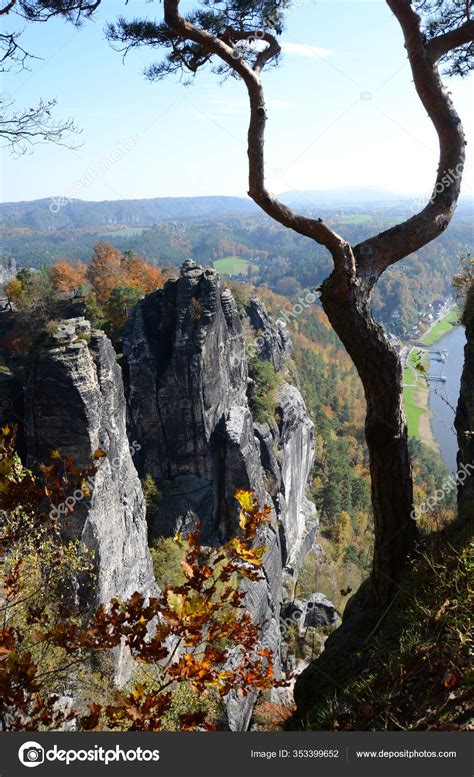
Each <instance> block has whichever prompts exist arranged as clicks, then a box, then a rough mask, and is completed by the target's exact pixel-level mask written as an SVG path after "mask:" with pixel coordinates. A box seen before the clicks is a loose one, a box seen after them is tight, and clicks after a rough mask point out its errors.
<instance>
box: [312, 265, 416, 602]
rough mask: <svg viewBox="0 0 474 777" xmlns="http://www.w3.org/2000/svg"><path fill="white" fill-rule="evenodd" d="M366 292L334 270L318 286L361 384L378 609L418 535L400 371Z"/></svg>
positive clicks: (361, 284) (361, 283) (367, 288)
mask: <svg viewBox="0 0 474 777" xmlns="http://www.w3.org/2000/svg"><path fill="white" fill-rule="evenodd" d="M370 291H371V288H370V286H369V285H368V284H366V283H365V282H364V281H362V280H360V279H354V278H352V279H349V278H348V276H346V274H345V273H343V274H341V272H333V273H332V275H331V276H330V277H329V278H328V279H327V280H326V281H325V282H324V283H323V286H322V289H321V301H322V304H323V307H324V310H325V312H326V314H327V316H328V318H329V321H330V322H331V324H332V326H333V328H334V329H335V331H336V332H337V334H338V335H339V337H340V339H341V340H342V342H343V344H344V346H345V348H346V350H347V351H348V353H349V355H350V357H351V359H352V361H353V362H354V364H355V366H356V368H357V371H358V373H359V375H360V378H361V380H362V383H363V386H364V391H365V397H366V401H367V416H366V422H365V435H366V440H367V447H368V449H369V458H370V473H371V479H372V506H373V512H374V524H375V547H374V559H373V572H372V591H373V597H374V600H375V603H376V604H378V605H381V606H382V605H385V604H388V603H389V602H390V600H391V598H392V597H393V595H394V593H395V592H396V590H397V586H398V581H399V579H400V574H401V571H402V569H403V564H404V562H405V560H406V557H407V554H408V552H409V550H410V548H411V547H412V545H413V541H414V539H415V537H416V534H417V532H416V525H415V522H414V521H413V519H412V517H411V512H412V509H413V486H412V477H411V464H410V459H409V455H408V439H407V426H406V421H405V417H404V414H403V405H402V401H403V397H402V369H401V364H400V359H399V356H398V354H397V353H396V351H395V349H394V348H393V347H392V346H391V345H390V343H389V341H388V339H387V336H386V334H385V332H384V330H383V328H382V327H381V326H380V325H379V324H377V323H376V322H375V321H374V319H373V318H372V316H371V313H370Z"/></svg>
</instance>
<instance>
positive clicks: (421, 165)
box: [0, 0, 474, 202]
mask: <svg viewBox="0 0 474 777" xmlns="http://www.w3.org/2000/svg"><path fill="white" fill-rule="evenodd" d="M194 5H195V4H194V3H192V2H182V3H181V7H182V11H183V12H184V11H186V10H188V9H190V8H192V7H193V6H194ZM162 9H163V6H162V3H161V2H159V0H148V1H147V0H130V2H129V3H128V5H127V6H126V7H125V2H124V0H103V3H102V5H101V7H100V9H99V12H98V13H97V14H96V16H95V18H94V21H88V22H85V23H84V25H83V26H82V27H81V28H80V29H75V28H74V27H73V26H72V25H71V24H68V23H67V22H64V21H63V20H56V19H53V20H50V21H48V22H47V23H46V24H38V23H36V24H27V23H25V22H23V23H22V25H21V26H22V27H24V35H23V39H22V45H23V46H24V47H25V48H26V49H27V50H29V51H31V52H32V53H34V54H35V55H36V56H38V57H41V58H42V59H40V60H34V61H33V62H32V65H31V71H30V72H20V73H13V72H12V73H8V74H5V75H4V77H3V79H2V83H1V87H0V89H1V91H2V93H3V94H4V95H5V94H6V95H14V97H15V99H16V102H17V105H18V107H23V106H24V107H29V106H31V105H34V104H36V103H37V102H38V100H39V98H40V97H41V98H44V99H49V98H55V99H57V101H58V105H57V107H56V108H55V115H56V116H57V117H58V118H62V119H64V118H69V117H71V118H73V119H74V120H75V122H76V124H77V125H78V126H79V127H80V128H81V130H82V133H81V135H80V136H78V137H77V138H76V139H75V141H74V142H76V143H77V142H79V143H80V147H79V148H77V149H75V150H71V149H68V148H64V147H60V146H56V145H53V144H45V145H37V146H35V148H34V151H33V153H31V154H30V153H28V154H26V155H24V156H22V157H20V158H14V157H12V156H11V155H10V154H9V153H8V152H6V151H5V150H3V151H2V156H1V161H2V185H1V192H0V196H1V199H2V201H4V202H8V201H18V200H32V199H38V198H43V197H50V196H56V197H60V196H74V197H77V198H79V199H83V200H116V199H135V198H146V197H165V196H196V195H217V194H219V195H235V196H241V197H243V196H245V195H246V191H247V160H246V131H247V123H248V105H247V100H246V90H245V87H244V86H243V84H242V83H239V82H237V81H236V80H234V79H228V80H227V81H225V82H224V83H220V81H219V79H218V77H217V76H215V75H213V74H212V73H211V72H210V71H207V72H202V73H200V74H199V75H198V77H197V78H196V79H195V81H194V83H193V84H192V85H191V86H189V87H184V86H182V85H181V84H180V83H179V80H178V79H177V78H176V77H171V78H169V79H168V80H166V81H161V82H158V83H150V82H149V81H147V80H146V79H145V77H144V76H143V69H144V67H146V65H148V64H150V63H151V62H153V61H156V60H157V59H159V56H160V54H159V52H158V51H151V50H149V49H148V50H146V49H143V50H140V51H134V52H132V53H131V54H130V55H129V56H128V57H127V58H126V59H125V62H123V61H122V56H121V54H119V53H118V52H117V51H114V50H113V49H112V48H111V46H110V44H109V43H108V42H107V41H106V40H105V37H104V25H105V23H106V21H113V20H114V19H115V18H116V17H117V16H118V15H121V14H123V15H126V16H128V17H136V16H138V17H140V16H144V17H151V18H155V19H156V18H158V19H159V18H160V16H161V14H162ZM4 26H5V28H6V29H8V28H9V25H8V24H5V25H4ZM282 48H283V57H282V60H281V64H280V67H279V68H277V69H273V70H270V71H268V72H267V73H264V85H265V92H266V99H267V107H268V116H269V119H268V124H267V136H266V163H267V167H266V173H267V182H268V185H269V188H270V189H272V190H273V191H276V192H281V191H288V190H320V189H333V188H339V187H347V186H349V187H353V186H364V187H366V186H369V187H377V188H383V189H386V190H390V191H394V192H401V193H412V194H420V195H425V194H426V195H429V194H430V193H431V190H432V186H433V183H434V179H435V173H436V167H437V137H436V134H435V132H434V129H433V127H432V125H431V122H430V121H429V119H428V117H427V115H426V112H425V110H424V108H423V107H422V105H421V103H420V102H419V99H418V97H417V95H416V93H415V90H414V86H413V83H412V77H411V73H410V69H409V65H408V61H407V58H406V52H405V50H404V48H403V40H402V35H401V31H400V28H399V26H398V23H397V21H396V19H395V17H394V16H393V15H392V14H391V12H390V10H389V9H388V7H387V6H386V4H385V2H384V0H354V1H352V2H347V1H346V0H328V2H324V0H296V2H295V4H294V7H293V8H292V9H291V11H290V12H289V14H288V19H287V29H286V31H285V33H284V35H283V36H282ZM447 85H448V88H449V89H450V91H451V92H452V97H453V100H454V102H455V105H456V107H457V109H458V112H459V113H460V115H461V117H462V119H463V122H464V125H465V129H466V131H467V134H468V137H469V136H470V137H472V136H473V134H474V112H473V107H472V106H473V105H474V101H473V99H472V98H473V96H474V95H473V79H472V78H471V79H468V80H466V79H465V80H461V79H447ZM473 148H474V142H473V143H471V144H468V146H467V150H468V167H467V171H466V175H465V179H464V184H463V193H465V194H473V193H474V176H473V170H474V165H473V153H472V149H473Z"/></svg>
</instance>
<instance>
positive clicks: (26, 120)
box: [0, 99, 80, 156]
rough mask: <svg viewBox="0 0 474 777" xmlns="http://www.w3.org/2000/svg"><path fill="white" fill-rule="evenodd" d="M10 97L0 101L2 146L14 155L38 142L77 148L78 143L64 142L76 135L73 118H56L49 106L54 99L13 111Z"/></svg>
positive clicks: (0, 137)
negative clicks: (60, 119)
mask: <svg viewBox="0 0 474 777" xmlns="http://www.w3.org/2000/svg"><path fill="white" fill-rule="evenodd" d="M14 105H15V102H14V100H13V99H10V100H7V101H5V100H0V109H1V114H0V142H1V141H2V140H3V141H4V143H3V146H1V147H3V148H5V147H9V148H10V150H11V151H12V152H13V154H15V155H16V156H21V155H22V154H25V153H26V151H27V150H28V148H30V147H32V146H35V145H37V144H38V143H48V142H52V143H56V144H58V145H64V146H66V147H67V148H77V147H78V144H70V143H67V142H64V141H65V140H66V139H67V138H68V137H69V136H70V135H71V134H79V132H80V131H79V130H78V129H77V127H76V125H75V124H74V122H73V120H72V119H67V120H65V121H55V120H54V119H53V116H52V109H53V108H54V106H55V105H56V100H49V101H48V102H44V101H43V100H40V102H39V103H38V105H36V106H35V107H34V108H30V109H29V110H20V111H15V110H14Z"/></svg>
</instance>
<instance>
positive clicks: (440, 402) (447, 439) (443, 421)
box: [429, 326, 466, 472]
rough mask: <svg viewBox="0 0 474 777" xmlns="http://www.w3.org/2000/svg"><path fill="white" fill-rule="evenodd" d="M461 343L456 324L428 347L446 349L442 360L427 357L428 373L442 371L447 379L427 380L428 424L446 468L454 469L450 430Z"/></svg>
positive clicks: (461, 332) (462, 337) (454, 449)
mask: <svg viewBox="0 0 474 777" xmlns="http://www.w3.org/2000/svg"><path fill="white" fill-rule="evenodd" d="M465 343H466V337H465V333H464V327H461V326H458V327H455V328H454V329H453V330H452V332H449V333H448V334H446V335H444V336H443V337H442V338H441V339H440V340H438V341H437V342H436V343H435V344H434V345H432V346H430V349H429V350H438V349H439V350H440V351H447V352H448V355H447V357H446V361H445V362H444V363H443V362H440V361H437V360H435V358H434V357H431V359H430V368H429V374H430V376H440V375H444V376H445V377H446V378H447V381H446V383H442V382H438V381H431V380H430V382H429V386H430V399H429V401H430V410H431V412H432V413H433V417H432V419H431V428H432V429H433V434H434V436H435V438H436V441H437V443H438V445H439V447H440V451H441V456H442V458H443V461H444V463H445V464H446V466H447V468H448V469H449V471H450V472H455V471H456V468H457V467H456V454H457V450H458V445H457V440H456V434H455V431H454V415H455V408H456V406H457V403H458V397H459V387H460V383H461V373H462V368H463V364H464V345H465Z"/></svg>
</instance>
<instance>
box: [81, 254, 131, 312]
mask: <svg viewBox="0 0 474 777" xmlns="http://www.w3.org/2000/svg"><path fill="white" fill-rule="evenodd" d="M87 277H88V280H89V281H90V283H91V284H92V286H93V287H94V291H95V293H96V294H97V301H98V303H99V305H104V304H105V303H107V301H108V300H109V297H110V295H111V294H112V291H113V290H114V288H115V287H116V286H124V285H125V284H124V282H123V268H122V255H121V253H120V251H119V250H118V249H117V248H115V247H114V246H113V245H110V243H104V242H100V243H96V244H95V246H94V256H93V258H92V262H91V263H90V265H89V267H88V270H87Z"/></svg>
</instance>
